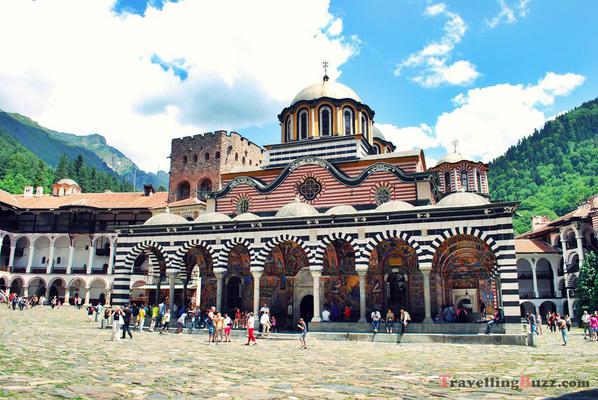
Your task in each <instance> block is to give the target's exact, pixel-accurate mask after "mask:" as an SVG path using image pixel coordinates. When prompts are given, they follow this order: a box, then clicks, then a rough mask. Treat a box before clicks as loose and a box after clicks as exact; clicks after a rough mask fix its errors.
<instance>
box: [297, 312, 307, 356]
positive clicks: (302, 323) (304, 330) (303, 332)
mask: <svg viewBox="0 0 598 400" xmlns="http://www.w3.org/2000/svg"><path fill="white" fill-rule="evenodd" d="M297 327H298V328H299V330H300V331H301V333H300V334H299V342H300V343H301V347H300V348H301V349H307V343H305V337H306V336H307V324H306V323H305V321H304V320H303V318H299V322H298V323H297Z"/></svg>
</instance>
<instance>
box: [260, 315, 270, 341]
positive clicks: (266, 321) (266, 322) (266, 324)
mask: <svg viewBox="0 0 598 400" xmlns="http://www.w3.org/2000/svg"><path fill="white" fill-rule="evenodd" d="M260 325H261V326H262V333H261V335H262V336H261V337H262V338H263V337H264V336H268V333H270V314H269V313H268V312H263V313H262V316H261V317H260Z"/></svg>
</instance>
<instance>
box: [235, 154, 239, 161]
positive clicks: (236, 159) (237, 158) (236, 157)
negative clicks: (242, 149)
mask: <svg viewBox="0 0 598 400" xmlns="http://www.w3.org/2000/svg"><path fill="white" fill-rule="evenodd" d="M235 161H239V153H235Z"/></svg>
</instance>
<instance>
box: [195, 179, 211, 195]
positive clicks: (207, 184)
mask: <svg viewBox="0 0 598 400" xmlns="http://www.w3.org/2000/svg"><path fill="white" fill-rule="evenodd" d="M211 191H212V181H211V180H210V178H205V179H204V180H202V181H201V182H200V183H199V185H197V195H198V197H199V195H201V194H206V193H208V192H211Z"/></svg>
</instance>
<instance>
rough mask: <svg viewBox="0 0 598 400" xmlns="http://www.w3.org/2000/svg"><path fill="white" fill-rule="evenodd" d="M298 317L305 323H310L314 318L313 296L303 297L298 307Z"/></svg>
mask: <svg viewBox="0 0 598 400" xmlns="http://www.w3.org/2000/svg"><path fill="white" fill-rule="evenodd" d="M299 315H300V316H301V318H303V320H304V321H305V322H307V323H309V321H311V319H312V318H313V316H314V296H312V295H311V294H308V295H306V296H303V298H302V299H301V303H300V305H299Z"/></svg>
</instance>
